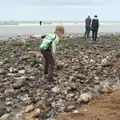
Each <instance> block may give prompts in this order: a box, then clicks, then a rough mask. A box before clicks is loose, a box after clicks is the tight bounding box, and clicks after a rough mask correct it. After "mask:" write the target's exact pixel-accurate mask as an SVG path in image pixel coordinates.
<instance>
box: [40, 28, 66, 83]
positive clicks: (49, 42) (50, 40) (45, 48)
mask: <svg viewBox="0 0 120 120" xmlns="http://www.w3.org/2000/svg"><path fill="white" fill-rule="evenodd" d="M63 35H64V27H63V26H56V28H55V32H53V33H49V34H48V35H46V37H45V38H44V39H43V42H42V44H41V45H40V50H41V53H42V54H43V56H44V58H45V65H44V75H45V76H46V75H47V74H48V77H47V79H48V80H49V81H53V72H54V67H55V59H54V57H55V55H56V45H57V44H58V42H59V39H61V38H62V37H63Z"/></svg>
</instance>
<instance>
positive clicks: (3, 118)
mask: <svg viewBox="0 0 120 120" xmlns="http://www.w3.org/2000/svg"><path fill="white" fill-rule="evenodd" d="M9 119H10V115H9V114H4V115H3V116H2V117H0V120H9Z"/></svg>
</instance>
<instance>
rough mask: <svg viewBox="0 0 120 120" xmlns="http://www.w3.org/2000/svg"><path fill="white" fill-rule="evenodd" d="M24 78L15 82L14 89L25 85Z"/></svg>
mask: <svg viewBox="0 0 120 120" xmlns="http://www.w3.org/2000/svg"><path fill="white" fill-rule="evenodd" d="M23 83H24V80H19V81H17V82H16V83H13V84H12V86H13V88H14V89H20V88H21V87H22V86H23Z"/></svg>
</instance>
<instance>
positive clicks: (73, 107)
mask: <svg viewBox="0 0 120 120" xmlns="http://www.w3.org/2000/svg"><path fill="white" fill-rule="evenodd" d="M75 108H76V107H75V106H74V105H69V106H67V107H66V108H65V112H71V111H72V110H74V109H75Z"/></svg>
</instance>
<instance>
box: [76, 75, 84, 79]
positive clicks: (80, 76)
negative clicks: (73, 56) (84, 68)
mask: <svg viewBox="0 0 120 120" xmlns="http://www.w3.org/2000/svg"><path fill="white" fill-rule="evenodd" d="M77 78H78V79H86V76H85V75H83V74H78V75H77Z"/></svg>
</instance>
